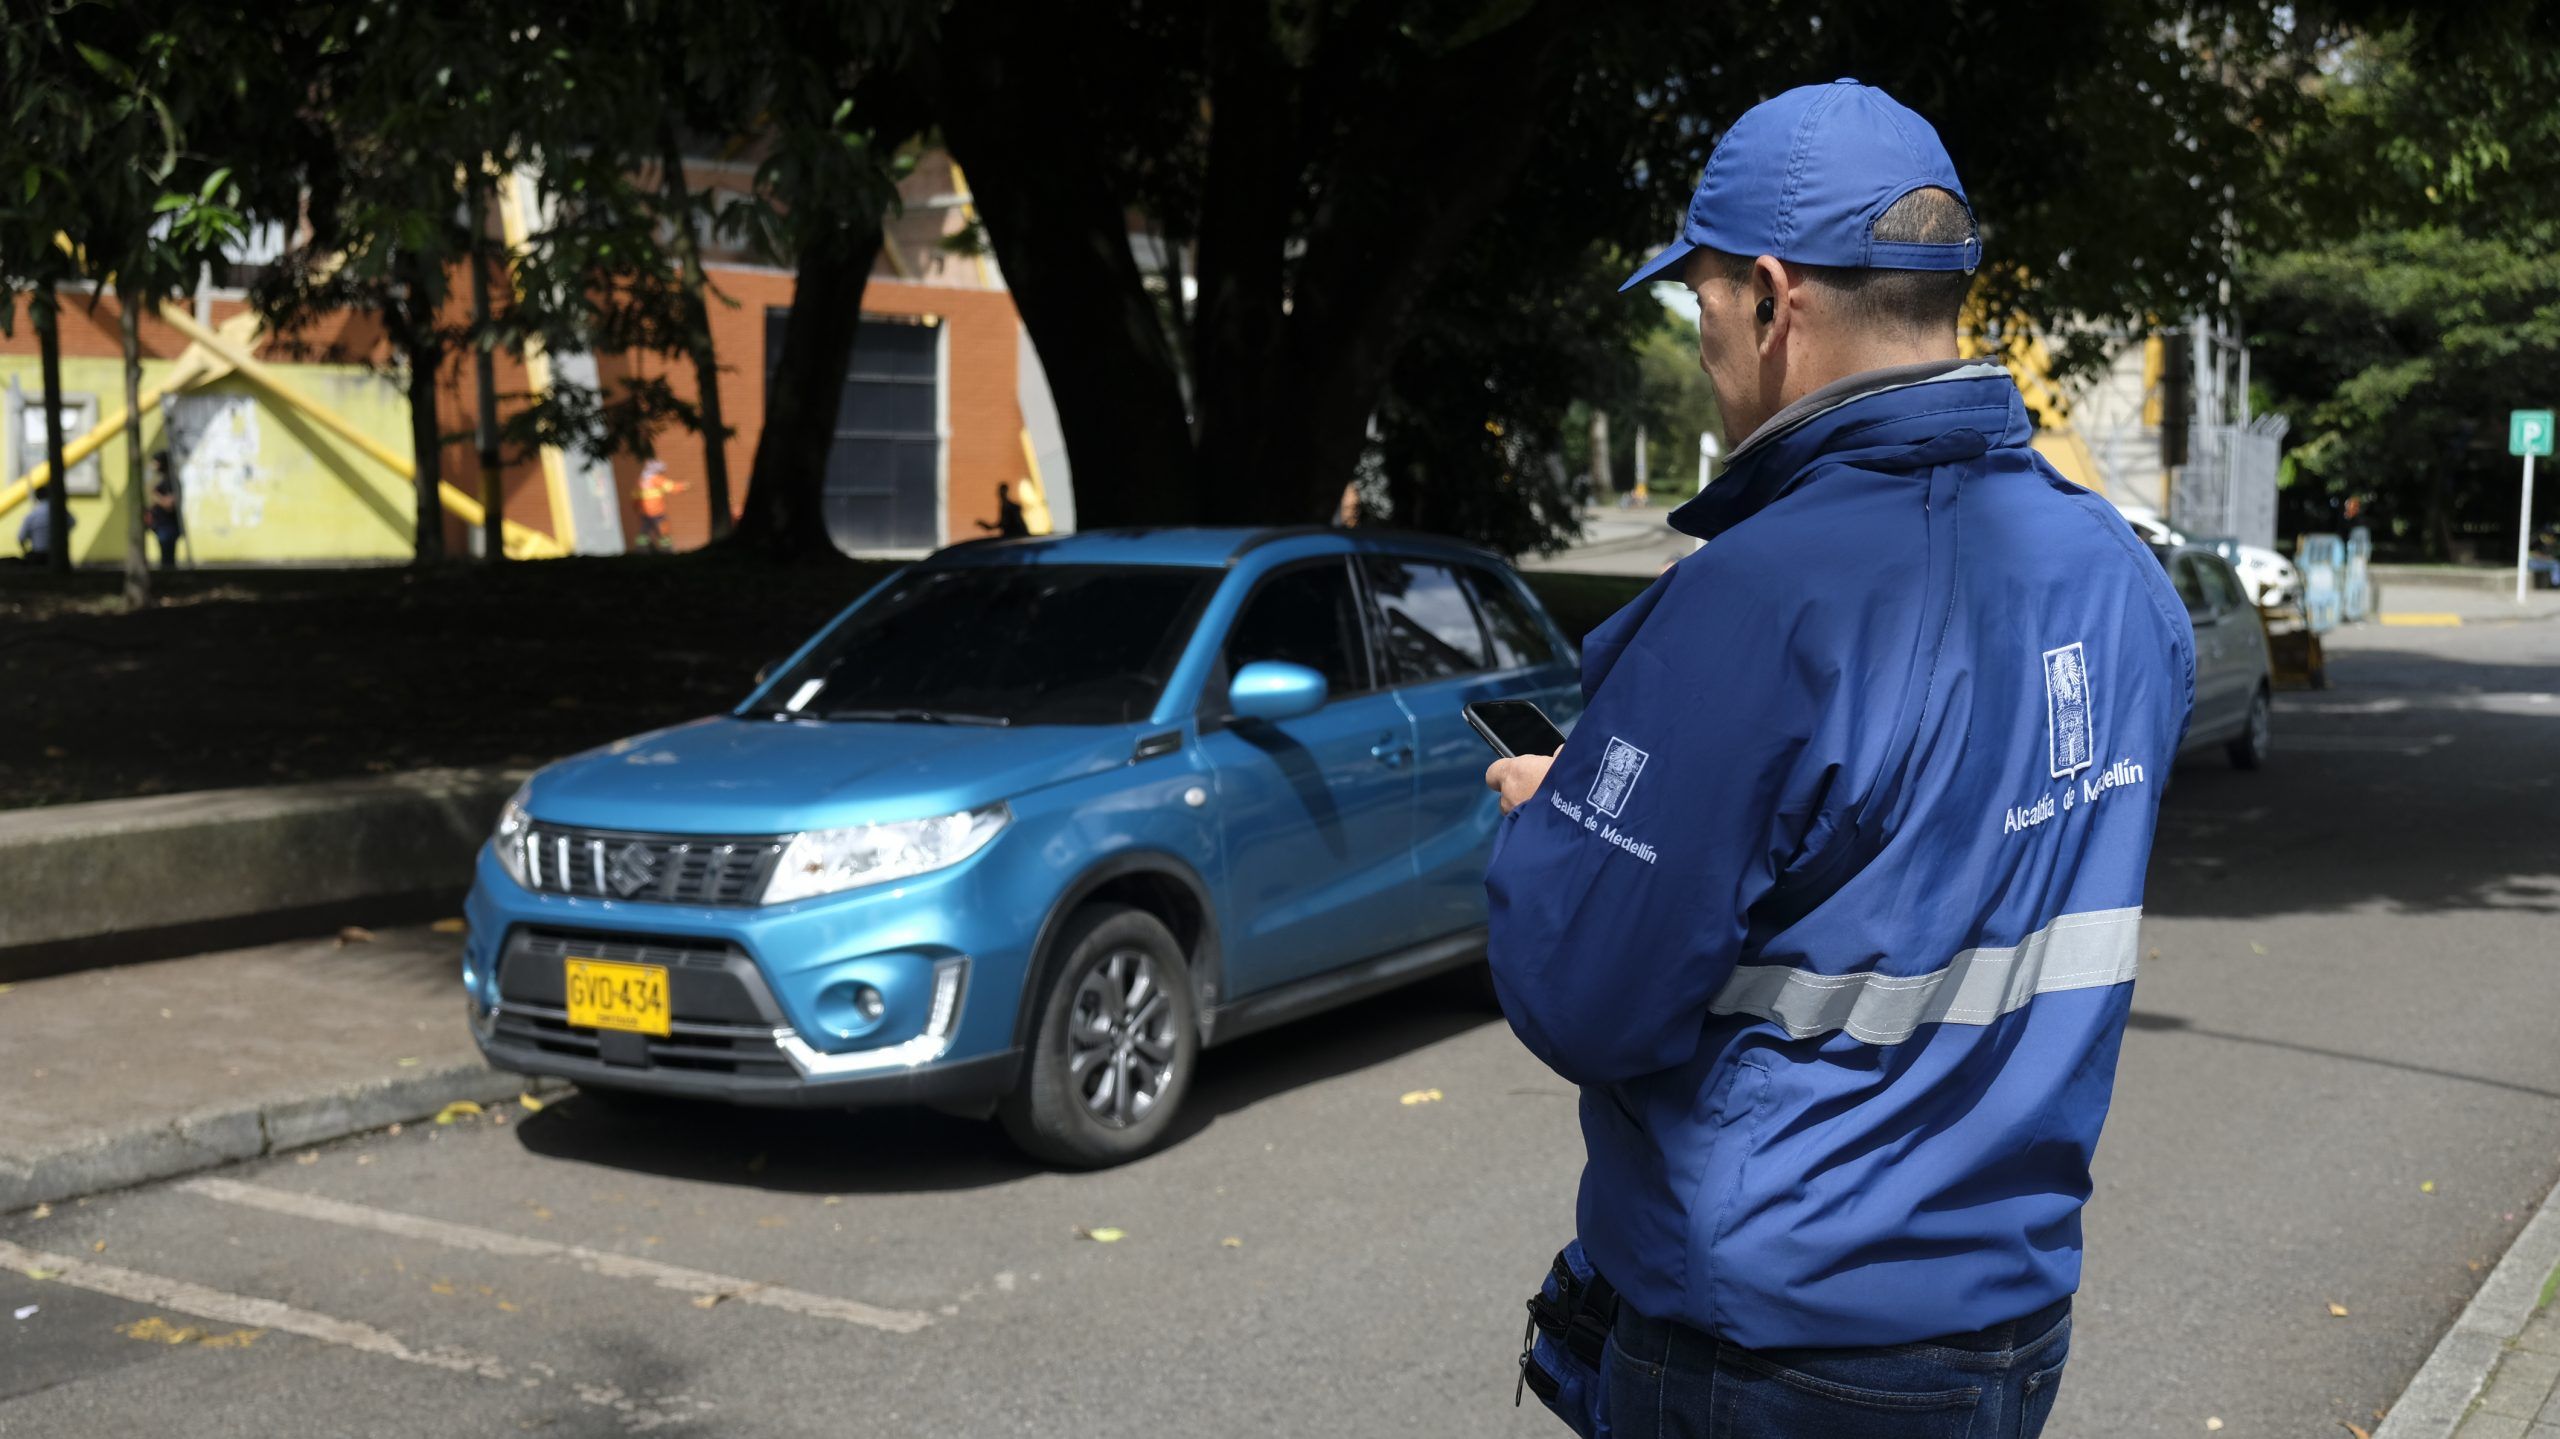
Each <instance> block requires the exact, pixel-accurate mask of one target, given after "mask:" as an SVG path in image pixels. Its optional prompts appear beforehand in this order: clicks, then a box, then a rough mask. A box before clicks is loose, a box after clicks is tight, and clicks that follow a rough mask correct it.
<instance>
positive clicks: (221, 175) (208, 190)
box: [196, 165, 231, 200]
mask: <svg viewBox="0 0 2560 1439" xmlns="http://www.w3.org/2000/svg"><path fill="white" fill-rule="evenodd" d="M230 178H231V169H230V167H229V166H227V165H226V166H224V167H223V168H222V169H219V170H216V171H214V172H213V173H212V174H210V175H207V176H205V177H204V188H203V189H202V190H199V191H197V192H196V198H197V199H199V200H211V199H212V198H213V197H214V193H215V192H216V191H218V190H220V189H221V188H222V182H223V181H225V180H228V179H230Z"/></svg>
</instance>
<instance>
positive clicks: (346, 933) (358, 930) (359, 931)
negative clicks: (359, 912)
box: [338, 924, 373, 947]
mask: <svg viewBox="0 0 2560 1439" xmlns="http://www.w3.org/2000/svg"><path fill="white" fill-rule="evenodd" d="M338 943H339V945H340V946H342V947H343V946H345V945H350V944H371V943H373V931H372V930H369V929H367V928H365V927H364V926H363V925H360V924H351V925H348V926H347V927H346V928H344V929H341V930H339V931H338Z"/></svg>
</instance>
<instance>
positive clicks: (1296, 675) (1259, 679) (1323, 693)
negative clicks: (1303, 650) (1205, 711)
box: [1227, 660, 1329, 720]
mask: <svg viewBox="0 0 2560 1439" xmlns="http://www.w3.org/2000/svg"><path fill="white" fill-rule="evenodd" d="M1328 692H1329V691H1328V689H1327V686H1326V685H1325V682H1324V676H1323V675H1320V674H1317V673H1316V672H1315V671H1314V670H1311V669H1309V668H1307V667H1306V666H1305V665H1293V664H1290V663H1288V662H1287V661H1285V660H1255V661H1254V662H1253V663H1251V664H1249V665H1246V666H1245V667H1244V668H1243V669H1240V670H1238V671H1236V678H1235V683H1233V684H1230V685H1228V686H1227V708H1228V709H1229V710H1230V711H1232V712H1233V713H1234V714H1235V716H1236V718H1238V719H1256V720H1285V719H1296V718H1297V717H1298V716H1300V715H1303V714H1313V713H1315V712H1316V711H1317V710H1320V709H1322V708H1324V702H1325V699H1326V697H1327V694H1328Z"/></svg>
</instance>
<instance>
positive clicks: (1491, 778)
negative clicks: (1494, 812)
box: [1484, 754, 1556, 814]
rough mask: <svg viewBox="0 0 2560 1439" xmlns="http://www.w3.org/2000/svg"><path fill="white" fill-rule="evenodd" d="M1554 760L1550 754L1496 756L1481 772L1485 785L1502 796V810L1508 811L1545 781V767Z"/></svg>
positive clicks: (1526, 798)
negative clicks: (1508, 757)
mask: <svg viewBox="0 0 2560 1439" xmlns="http://www.w3.org/2000/svg"><path fill="white" fill-rule="evenodd" d="M1555 762H1556V757H1555V756H1554V755H1551V754H1524V755H1515V756H1513V757H1512V758H1510V759H1498V760H1495V761H1494V762H1493V763H1492V764H1491V765H1489V766H1487V767H1486V769H1485V772H1484V787H1485V788H1486V789H1489V790H1492V791H1493V792H1494V793H1495V794H1498V795H1500V796H1502V812H1503V813H1504V814H1509V813H1511V812H1512V811H1513V810H1515V809H1518V808H1519V807H1520V806H1522V805H1524V804H1527V803H1528V802H1529V797H1530V796H1532V795H1534V794H1536V793H1537V792H1538V786H1540V785H1542V784H1545V783H1546V782H1547V770H1548V769H1549V768H1550V767H1552V766H1553V765H1554V764H1555Z"/></svg>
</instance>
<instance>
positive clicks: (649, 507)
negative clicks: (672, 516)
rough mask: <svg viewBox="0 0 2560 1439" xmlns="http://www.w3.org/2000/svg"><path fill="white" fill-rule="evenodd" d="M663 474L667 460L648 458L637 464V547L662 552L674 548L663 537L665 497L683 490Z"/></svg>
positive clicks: (665, 532) (665, 528)
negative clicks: (638, 465)
mask: <svg viewBox="0 0 2560 1439" xmlns="http://www.w3.org/2000/svg"><path fill="white" fill-rule="evenodd" d="M684 488H685V487H684V486H683V485H682V484H681V483H679V482H677V481H676V480H675V479H673V478H671V477H670V476H669V475H668V474H667V462H666V461H664V460H659V459H652V460H650V461H649V462H648V463H647V464H644V465H642V466H641V467H640V548H642V549H644V550H655V551H657V552H658V553H660V554H665V553H667V552H669V551H671V550H673V549H674V548H675V542H674V541H673V540H671V539H669V538H668V537H667V499H668V497H669V496H672V495H679V494H682V493H684Z"/></svg>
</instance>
